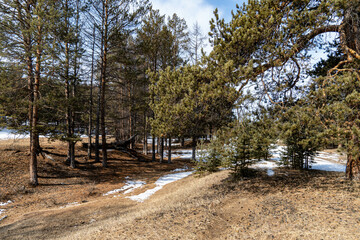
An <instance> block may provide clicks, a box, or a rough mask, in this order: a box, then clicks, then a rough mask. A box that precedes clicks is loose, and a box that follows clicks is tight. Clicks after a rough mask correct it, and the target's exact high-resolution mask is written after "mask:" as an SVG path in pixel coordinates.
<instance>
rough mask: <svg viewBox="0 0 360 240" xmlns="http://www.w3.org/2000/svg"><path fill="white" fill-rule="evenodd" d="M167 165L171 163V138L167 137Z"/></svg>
mask: <svg viewBox="0 0 360 240" xmlns="http://www.w3.org/2000/svg"><path fill="white" fill-rule="evenodd" d="M168 163H171V137H169V148H168Z"/></svg>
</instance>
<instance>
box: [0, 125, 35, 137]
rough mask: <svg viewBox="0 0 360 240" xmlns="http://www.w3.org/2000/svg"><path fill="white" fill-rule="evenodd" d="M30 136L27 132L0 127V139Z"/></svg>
mask: <svg viewBox="0 0 360 240" xmlns="http://www.w3.org/2000/svg"><path fill="white" fill-rule="evenodd" d="M28 137H30V135H29V134H18V133H16V132H15V131H12V130H9V129H7V128H2V129H0V140H11V139H14V140H15V139H23V138H28Z"/></svg>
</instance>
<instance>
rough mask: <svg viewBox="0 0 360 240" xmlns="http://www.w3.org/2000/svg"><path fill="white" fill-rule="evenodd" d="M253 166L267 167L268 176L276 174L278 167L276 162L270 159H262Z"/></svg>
mask: <svg viewBox="0 0 360 240" xmlns="http://www.w3.org/2000/svg"><path fill="white" fill-rule="evenodd" d="M251 167H252V168H261V169H266V173H267V175H268V176H273V175H274V174H275V172H274V170H273V169H274V168H276V167H278V165H277V164H276V162H270V161H261V162H258V163H256V164H254V165H252V166H251Z"/></svg>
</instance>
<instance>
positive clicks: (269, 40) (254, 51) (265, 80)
mask: <svg viewBox="0 0 360 240" xmlns="http://www.w3.org/2000/svg"><path fill="white" fill-rule="evenodd" d="M359 8H360V3H359V1H355V0H351V1H345V0H340V1H337V0H331V1H313V0H308V1H290V0H276V1H270V0H265V1H249V3H248V4H244V5H243V6H242V7H239V6H237V10H236V12H234V14H233V15H232V20H231V21H230V22H229V23H225V21H224V20H223V19H220V18H219V16H218V12H217V11H215V19H214V20H212V22H211V29H212V32H211V36H212V44H213V45H214V51H213V52H212V54H211V58H212V59H213V60H214V61H216V62H218V63H219V64H225V63H233V64H234V65H235V66H236V72H237V74H238V76H237V78H236V80H237V84H238V85H239V88H238V89H239V90H240V91H241V90H243V89H244V88H245V87H246V86H248V85H249V83H250V82H258V83H259V84H258V86H261V87H262V88H263V91H264V92H267V93H269V92H270V91H271V90H272V89H274V90H277V91H278V92H277V93H278V95H279V94H280V93H281V92H282V93H283V95H282V98H280V99H278V100H279V101H286V99H287V97H289V96H288V95H286V94H287V92H288V91H289V89H293V88H295V87H296V86H297V83H298V82H299V81H300V80H301V79H302V77H301V71H302V68H301V66H302V61H304V60H306V59H307V56H308V55H307V54H306V53H307V51H309V50H312V49H314V48H315V47H316V46H317V44H318V43H319V41H320V43H321V39H320V36H321V35H322V34H324V33H329V32H335V33H337V34H338V37H339V45H340V48H341V50H342V52H343V54H344V60H342V61H340V62H338V64H337V65H336V66H334V67H333V68H332V69H330V70H329V71H328V77H327V78H328V79H332V78H333V77H336V75H339V72H349V74H347V78H352V77H357V75H356V72H357V71H358V69H359V68H358V66H357V62H358V61H359V60H360V54H359V53H360V45H359V40H358V39H359V36H360V34H359V29H360V28H359V24H360V21H359ZM289 69H292V70H291V71H290V76H291V77H288V74H289ZM294 73H295V74H294ZM296 73H297V74H296ZM332 81H335V80H332ZM268 96H271V95H270V94H268ZM270 100H272V101H273V99H270ZM356 138H357V137H356V131H354V132H353V136H352V137H351V139H354V141H355V142H356ZM354 145H356V144H354ZM352 149H354V148H352ZM351 152H353V150H351ZM352 156H355V155H352ZM359 166H360V161H359V159H358V158H357V157H353V158H350V159H348V169H349V170H348V171H350V172H348V173H347V176H348V177H350V178H355V177H354V176H358V175H359V174H358V172H360V171H359V170H358V169H360V167H359ZM356 178H358V177H356Z"/></svg>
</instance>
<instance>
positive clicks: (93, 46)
mask: <svg viewBox="0 0 360 240" xmlns="http://www.w3.org/2000/svg"><path fill="white" fill-rule="evenodd" d="M95 41H96V39H95V25H94V29H93V45H92V54H91V77H90V96H89V105H90V106H89V127H88V136H89V141H88V142H89V145H88V159H91V132H92V113H93V112H92V108H93V82H94V54H95Z"/></svg>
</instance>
